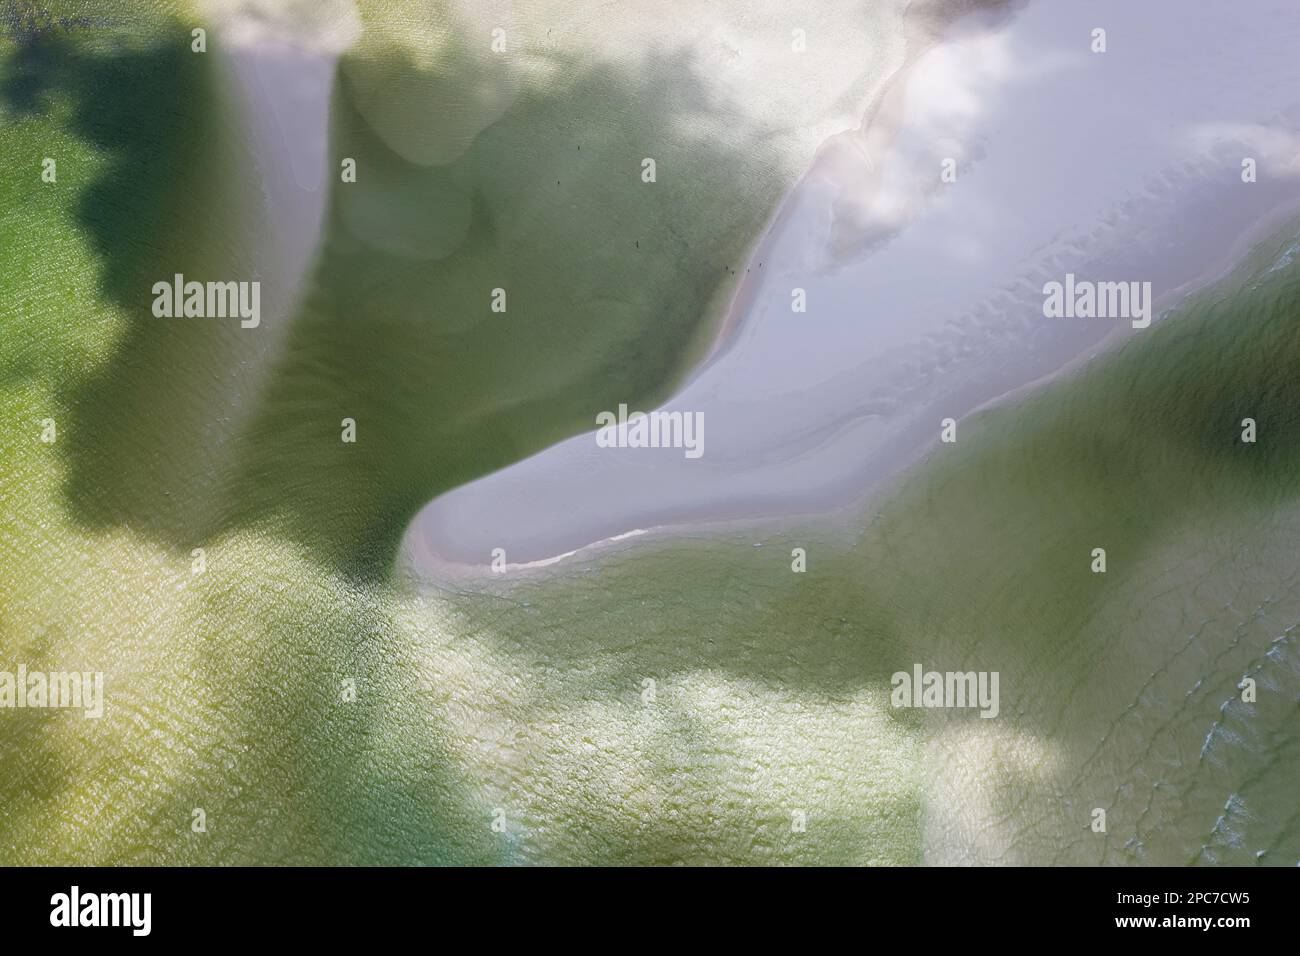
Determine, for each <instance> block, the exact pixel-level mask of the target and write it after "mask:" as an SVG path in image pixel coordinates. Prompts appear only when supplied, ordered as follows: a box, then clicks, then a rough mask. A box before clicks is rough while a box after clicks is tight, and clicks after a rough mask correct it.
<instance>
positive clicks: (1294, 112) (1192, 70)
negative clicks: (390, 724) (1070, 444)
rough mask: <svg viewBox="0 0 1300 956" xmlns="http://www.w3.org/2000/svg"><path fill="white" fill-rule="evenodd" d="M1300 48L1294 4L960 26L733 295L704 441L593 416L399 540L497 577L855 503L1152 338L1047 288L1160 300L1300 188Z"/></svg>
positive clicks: (1136, 6) (912, 71)
mask: <svg viewBox="0 0 1300 956" xmlns="http://www.w3.org/2000/svg"><path fill="white" fill-rule="evenodd" d="M1095 28H1103V29H1105V31H1106V46H1107V50H1106V52H1104V53H1096V52H1093V50H1092V45H1093V42H1094V40H1093V31H1094V29H1095ZM1297 50H1300V18H1297V17H1296V16H1295V11H1294V7H1293V6H1292V5H1291V4H1290V3H1289V2H1285V0H1234V2H1231V3H1228V2H1219V0H1214V2H1204V3H1187V2H1185V0H1143V2H1141V3H1134V2H1132V0H1090V2H1087V3H1079V2H1070V3H1061V2H1047V0H1038V2H1033V3H1030V4H1028V5H1026V6H1024V7H1021V8H1019V9H1017V10H1016V11H1015V12H1014V13H1013V14H1011V15H1009V16H1008V15H1004V16H1001V17H998V18H991V17H988V16H987V15H984V14H980V15H973V16H971V17H968V18H965V19H963V20H961V21H960V22H959V24H958V26H957V27H956V28H954V29H952V30H951V31H950V32H949V34H948V35H947V37H946V38H945V40H944V42H943V43H941V44H940V45H938V46H935V47H933V48H932V49H930V50H929V51H927V52H926V53H924V54H923V55H922V56H920V57H919V58H917V59H916V61H915V62H914V63H913V65H912V66H910V67H909V68H908V69H907V70H906V71H905V72H904V73H903V74H902V75H900V77H899V79H898V80H896V81H895V82H894V83H893V85H892V86H891V88H890V91H889V93H888V94H887V96H886V97H885V99H884V101H883V102H882V103H880V104H879V108H878V109H877V110H875V111H873V113H872V115H871V116H870V117H868V119H867V122H866V123H865V125H864V128H863V129H862V130H860V131H853V132H850V133H846V134H844V135H842V136H839V137H836V138H833V139H832V140H831V141H829V142H828V143H827V144H826V147H825V148H824V149H823V150H822V152H821V154H820V155H819V158H818V161H817V163H816V165H815V166H814V168H813V169H812V171H811V172H810V173H809V174H808V175H807V176H806V177H805V178H804V180H803V181H802V182H801V184H800V185H799V186H798V188H797V189H796V190H795V191H794V192H793V193H792V195H791V196H790V198H789V199H788V200H787V203H786V206H785V209H784V211H783V213H782V215H781V216H780V218H779V220H778V222H777V224H776V226H775V228H774V229H773V231H772V232H771V234H770V235H769V236H768V238H767V239H766V240H765V241H764V242H763V243H762V245H761V247H760V248H759V250H758V251H757V253H756V254H755V258H754V261H753V262H751V263H750V265H749V268H750V272H749V277H748V280H747V281H748V283H749V287H748V288H747V289H746V290H744V294H743V295H742V296H740V297H739V299H738V301H741V302H744V303H746V304H745V306H744V313H743V314H742V315H739V316H737V317H736V319H737V321H736V322H735V323H733V325H732V327H731V329H730V331H729V334H728V338H727V340H726V341H725V342H724V343H723V346H722V347H721V348H720V349H719V350H717V351H716V352H715V354H714V355H713V356H712V358H711V360H710V361H709V362H708V363H707V364H706V365H705V366H704V367H703V368H702V369H700V370H699V372H698V373H697V374H696V375H695V376H694V377H693V378H692V380H691V381H690V382H688V383H687V384H686V385H685V386H684V387H683V388H682V389H681V391H680V392H679V394H677V395H676V396H675V397H674V398H673V399H672V400H671V401H670V402H669V403H668V404H667V405H666V406H665V408H667V409H670V410H680V411H685V412H702V413H703V415H704V420H705V428H704V454H703V456H702V457H700V458H698V459H691V458H688V457H686V456H685V455H684V454H683V452H682V450H681V449H662V448H661V449H650V448H601V447H598V446H597V442H596V437H595V432H594V429H595V427H596V420H595V416H596V414H597V413H598V412H600V411H602V410H603V409H597V408H593V409H592V428H593V431H592V432H591V433H588V434H584V435H579V436H577V437H575V438H572V439H570V440H568V441H565V442H562V443H560V444H559V445H556V446H554V447H551V448H549V449H547V450H545V451H543V452H541V453H539V454H537V455H535V456H533V457H532V458H529V459H527V460H525V461H522V462H519V463H517V464H515V465H513V466H511V467H509V468H507V469H504V470H502V471H500V472H497V473H496V474H493V475H490V476H487V477H484V478H482V479H480V480H477V481H474V482H472V483H470V484H468V485H466V486H463V487H461V488H458V489H456V490H454V491H451V492H449V493H447V494H445V495H442V496H441V497H439V498H438V499H436V500H435V501H433V502H431V503H430V504H428V505H427V506H426V507H425V508H424V509H423V510H422V511H421V513H420V514H419V515H418V516H417V517H416V519H415V520H414V522H413V524H412V526H411V527H410V528H409V529H408V532H407V537H406V542H405V554H406V559H407V560H408V561H409V562H413V564H414V566H415V568H416V569H417V570H418V571H420V572H421V573H423V574H425V575H426V576H429V577H432V578H437V577H440V576H442V575H444V574H448V573H451V572H453V571H455V570H456V566H462V567H461V568H460V570H461V571H468V572H470V573H474V571H473V570H472V569H475V568H477V569H478V571H479V572H481V573H487V568H488V562H489V561H490V558H491V552H492V549H494V548H503V549H505V551H506V554H507V560H508V561H509V562H510V564H522V563H528V562H535V561H541V560H546V559H549V558H553V557H555V556H557V555H561V554H564V553H567V552H572V551H574V550H575V549H581V548H583V547H586V546H588V545H591V544H594V543H597V542H600V541H602V540H606V539H609V538H611V537H614V536H617V535H620V534H626V533H627V532H629V531H633V530H635V529H641V528H654V527H661V526H671V525H683V524H694V523H698V522H704V521H715V520H725V519H734V518H743V517H758V516H763V515H773V514H783V513H798V512H813V511H818V510H824V509H828V508H830V507H832V506H835V505H838V504H842V503H845V502H847V501H851V500H854V499H855V498H856V497H858V496H860V495H862V494H864V493H866V492H867V491H868V490H869V489H870V488H872V487H873V486H874V485H876V484H878V483H879V482H880V481H881V480H882V479H884V478H886V477H887V476H889V475H890V474H893V473H896V472H897V471H898V470H899V469H900V468H902V467H905V466H906V465H907V464H909V463H911V462H913V461H915V460H916V459H917V457H918V456H919V455H920V454H922V453H924V451H925V450H926V449H928V448H930V447H932V446H933V445H934V444H935V443H936V442H937V441H938V438H939V430H940V421H941V420H942V419H944V418H946V417H952V418H956V419H960V418H961V417H962V416H963V415H965V414H967V413H969V412H970V411H972V410H973V409H975V408H977V407H979V406H981V405H983V404H986V403H987V402H989V401H991V400H993V399H995V398H997V397H998V396H1001V395H1004V394H1006V393H1007V392H1009V391H1011V390H1013V389H1016V388H1018V387H1022V386H1024V385H1026V384H1027V383H1030V382H1034V381H1036V380H1038V379H1040V378H1042V377H1043V376H1045V375H1049V374H1051V373H1053V372H1054V371H1056V370H1057V369H1060V368H1061V367H1062V366H1064V365H1066V364H1068V363H1069V362H1071V361H1072V360H1074V359H1077V358H1079V357H1080V356H1082V355H1086V354H1089V353H1092V352H1095V351H1097V350H1098V349H1099V348H1100V347H1101V346H1102V344H1103V340H1106V342H1107V344H1109V342H1112V341H1114V340H1115V339H1116V338H1118V337H1122V336H1126V335H1142V334H1144V332H1143V331H1141V330H1135V329H1133V328H1132V327H1131V324H1130V322H1129V321H1127V320H1125V319H1108V318H1087V319H1085V318H1055V319H1048V318H1045V317H1044V315H1043V299H1044V296H1043V285H1044V283H1045V282H1047V281H1050V280H1058V281H1063V280H1064V278H1065V275H1066V273H1067V272H1069V273H1073V274H1074V275H1075V276H1076V277H1077V278H1078V279H1080V280H1091V281H1098V282H1100V281H1149V282H1150V283H1151V284H1152V289H1153V291H1154V294H1155V297H1156V309H1155V311H1156V313H1157V315H1158V312H1159V310H1160V309H1163V308H1167V307H1168V306H1169V305H1170V304H1172V303H1173V302H1176V301H1177V299H1178V298H1180V297H1181V296H1182V295H1185V294H1186V293H1187V292H1188V291H1190V290H1192V289H1194V288H1196V287H1197V286H1198V285H1200V284H1203V283H1204V282H1205V281H1208V280H1209V279H1212V278H1214V277H1216V276H1218V275H1220V274H1222V273H1223V272H1224V271H1226V270H1227V269H1228V268H1229V267H1230V266H1231V264H1232V262H1233V261H1234V259H1235V258H1239V257H1240V256H1241V255H1242V254H1243V253H1244V252H1245V251H1246V249H1248V248H1249V245H1250V243H1251V242H1253V241H1255V240H1256V239H1258V238H1262V233H1263V231H1264V230H1267V229H1270V228H1273V229H1275V228H1277V224H1278V222H1279V217H1280V216H1282V215H1283V214H1287V213H1291V212H1294V211H1295V210H1296V209H1297V207H1298V206H1300V56H1297V55H1296V51H1297ZM1246 157H1250V158H1253V159H1254V160H1255V162H1256V165H1257V180H1258V181H1256V182H1253V183H1246V182H1243V181H1242V160H1243V159H1244V158H1246ZM945 158H952V159H954V160H955V161H956V169H957V179H956V182H953V183H944V182H942V181H941V176H940V174H941V170H942V166H943V161H944V160H945ZM760 262H761V267H760V264H759V263H760ZM796 287H798V288H802V289H805V290H806V295H807V312H806V313H803V314H798V313H794V312H792V309H791V290H792V289H794V288H796ZM1157 321H1159V319H1158V317H1157ZM612 410H615V409H611V411H612ZM647 411H648V409H647Z"/></svg>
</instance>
